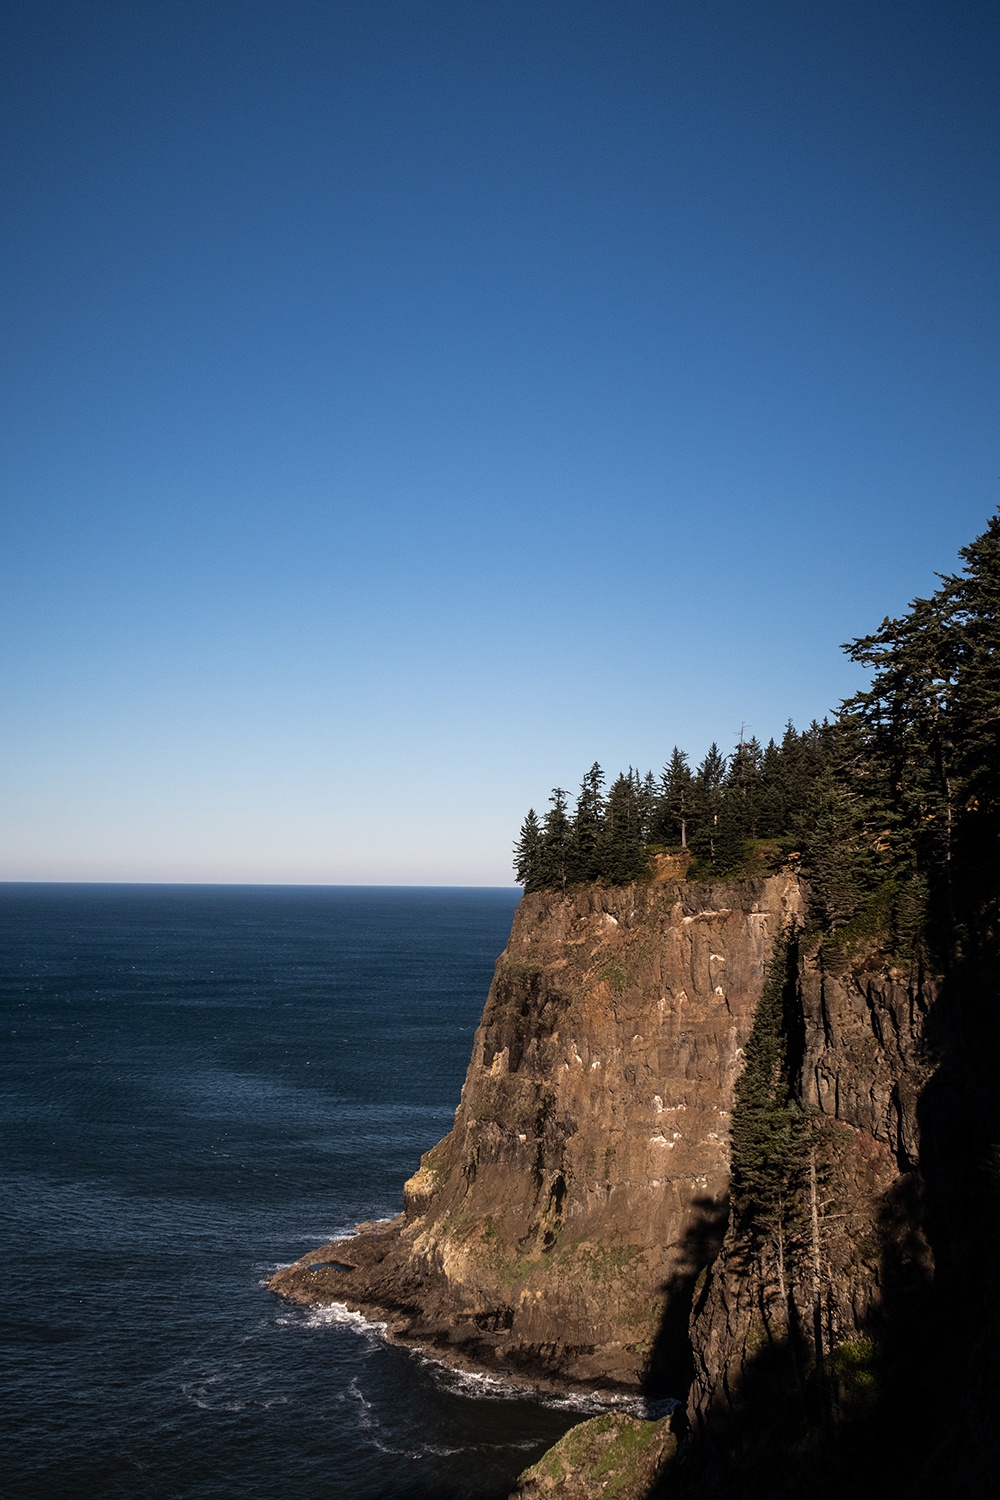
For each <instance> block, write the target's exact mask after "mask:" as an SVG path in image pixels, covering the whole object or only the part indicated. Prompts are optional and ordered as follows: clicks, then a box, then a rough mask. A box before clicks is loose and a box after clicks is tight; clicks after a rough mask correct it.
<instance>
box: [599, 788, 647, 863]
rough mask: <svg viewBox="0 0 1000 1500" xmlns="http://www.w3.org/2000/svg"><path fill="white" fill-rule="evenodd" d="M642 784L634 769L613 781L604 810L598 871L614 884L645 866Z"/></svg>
mask: <svg viewBox="0 0 1000 1500" xmlns="http://www.w3.org/2000/svg"><path fill="white" fill-rule="evenodd" d="M641 792H642V784H641V782H640V781H639V779H638V775H637V773H636V772H634V771H632V770H631V769H630V770H629V774H628V775H627V776H624V775H623V776H619V777H617V779H616V780H615V781H614V783H613V784H612V787H611V790H610V792H609V793H608V799H607V803H606V805H605V809H604V821H603V828H602V835H601V844H600V868H601V874H602V875H603V876H604V877H605V878H606V879H607V880H610V881H612V882H613V883H614V884H616V885H624V884H625V883H626V882H627V881H630V880H636V879H638V878H639V876H640V875H643V874H645V871H646V869H647V866H648V859H647V856H646V850H645V842H644V840H643V837H642V806H641Z"/></svg>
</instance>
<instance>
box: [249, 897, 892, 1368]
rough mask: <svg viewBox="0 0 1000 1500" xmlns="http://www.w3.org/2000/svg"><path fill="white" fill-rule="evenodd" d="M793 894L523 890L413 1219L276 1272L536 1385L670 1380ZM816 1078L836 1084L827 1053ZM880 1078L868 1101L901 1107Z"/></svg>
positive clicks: (410, 1214)
mask: <svg viewBox="0 0 1000 1500" xmlns="http://www.w3.org/2000/svg"><path fill="white" fill-rule="evenodd" d="M801 909H802V892H801V889H800V885H799V882H798V881H797V879H796V877H795V876H794V875H792V874H788V873H784V874H777V875H772V876H768V877H760V878H755V879H747V880H742V881H732V882H728V883H725V884H695V883H684V882H679V881H677V880H672V879H669V878H667V879H663V878H661V879H658V880H654V881H652V882H650V883H643V884H639V885H632V886H620V887H603V886H592V887H588V888H586V889H583V890H578V891H573V892H570V893H568V894H562V893H559V892H542V893H538V894H534V895H528V896H525V898H524V899H523V900H522V902H521V904H520V906H519V907H518V910H517V913H516V915H515V919H514V925H513V930H512V932H511V937H510V942H509V943H508V945H507V948H506V950H505V952H504V953H503V955H502V956H501V958H500V959H499V961H498V963H497V966H496V973H495V976H494V979H493V983H492V986H491V988H490V992H489V996H488V999H487V1002H486V1008H485V1011H484V1013H483V1018H482V1022H481V1024H480V1026H479V1029H478V1031H477V1033H476V1038H475V1042H474V1044H473V1051H472V1058H471V1061H470V1064H469V1070H468V1075H467V1078H466V1081H465V1086H464V1088H463V1090H462V1098H461V1102H460V1104H459V1106H458V1110H457V1112H456V1116H455V1125H454V1128H453V1129H452V1131H451V1132H450V1134H449V1135H447V1136H446V1137H445V1138H444V1140H442V1141H440V1142H439V1143H438V1144H437V1145H436V1146H435V1147H434V1148H433V1149H432V1150H431V1151H429V1152H428V1153H427V1155H426V1156H425V1157H424V1158H423V1160H422V1162H421V1164H420V1168H419V1170H418V1171H417V1172H416V1174H415V1175H414V1176H413V1177H412V1178H411V1179H410V1181H409V1182H408V1183H407V1184H406V1187H405V1190H404V1202H405V1211H404V1213H403V1214H402V1215H400V1216H399V1217H398V1218H397V1219H396V1220H394V1221H393V1222H392V1223H391V1224H388V1225H369V1226H359V1232H358V1233H357V1234H356V1235H355V1236H354V1237H352V1238H351V1239H349V1240H343V1241H338V1242H335V1243H333V1244H330V1245H326V1246H323V1247H321V1248H320V1249H317V1250H315V1251H313V1252H312V1253H310V1254H309V1255H307V1256H305V1257H304V1258H303V1260H301V1261H300V1262H298V1263H297V1264H296V1265H294V1266H291V1267H288V1268H286V1269H284V1270H282V1271H279V1272H278V1273H277V1274H276V1275H275V1276H274V1277H273V1278H272V1280H271V1283H270V1285H271V1286H272V1287H273V1289H274V1290H275V1291H277V1292H279V1293H281V1294H282V1295H283V1296H285V1297H289V1298H291V1299H294V1300H296V1301H299V1302H325V1301H326V1302H332V1301H336V1302H342V1303H346V1304H347V1305H348V1306H349V1307H353V1308H356V1309H359V1310H362V1311H365V1312H367V1313H369V1314H377V1315H378V1316H380V1317H382V1318H386V1319H388V1321H389V1326H390V1330H391V1332H392V1333H393V1335H394V1336H396V1337H398V1338H401V1339H404V1340H406V1341H410V1342H416V1343H419V1344H421V1345H423V1346H425V1347H430V1348H433V1349H434V1350H436V1351H437V1352H438V1353H440V1354H442V1355H443V1356H445V1357H450V1358H454V1359H457V1360H460V1361H461V1360H469V1361H473V1362H475V1363H477V1364H479V1365H480V1366H486V1367H487V1368H490V1367H492V1368H501V1369H504V1370H506V1371H511V1372H515V1373H517V1372H521V1373H523V1374H524V1375H526V1376H530V1377H532V1378H540V1377H541V1378H548V1379H553V1380H558V1381H568V1382H574V1383H595V1384H599V1385H601V1386H618V1387H621V1388H626V1389H636V1388H638V1387H640V1386H641V1385H642V1383H643V1381H644V1380H648V1379H649V1377H650V1372H651V1365H653V1364H655V1363H656V1361H657V1360H658V1361H659V1367H658V1369H654V1370H653V1374H654V1375H657V1376H658V1378H659V1380H660V1383H661V1386H663V1387H665V1388H666V1389H668V1390H671V1389H672V1390H673V1391H674V1392H675V1393H677V1394H681V1392H682V1389H683V1386H684V1385H686V1382H687V1378H688V1374H689V1370H688V1365H687V1362H688V1360H689V1358H690V1354H689V1349H688V1343H687V1333H686V1328H687V1320H688V1312H689V1308H690V1302H691V1295H692V1291H693V1288H694V1284H695V1281H696V1278H697V1277H698V1275H699V1273H700V1272H702V1270H703V1267H704V1266H705V1264H706V1263H707V1262H708V1260H710V1259H711V1257H712V1255H713V1254H714V1253H715V1251H716V1250H717V1248H718V1241H719V1238H720V1235H721V1230H722V1227H723V1225H724V1220H725V1202H726V1191H727V1184H728V1176H729V1139H728V1122H729V1109H730V1105H731V1102H732V1093H733V1085H734V1081H735V1078H736V1076H737V1074H738V1072H739V1069H740V1060H741V1048H742V1046H743V1044H744V1042H745V1040H746V1038H747V1035H748V1033H749V1029H750V1026H751V1025H752V1021H753V1014H754V1009H755V1006H756V1003H757V1000H758V998H759V995H760V990H761V985H762V981H763V973H764V968H765V965H766V963H767V961H768V959H769V958H770V956H771V952H772V949H773V945H774V940H775V937H776V936H777V934H778V933H779V932H780V931H781V930H782V929H783V928H784V927H785V926H786V925H787V924H788V923H789V921H790V920H791V919H792V918H794V917H797V916H798V915H799V914H800V912H801ZM821 1003H822V1002H821ZM824 1055H825V1054H824ZM814 1071H815V1076H816V1080H817V1083H816V1087H817V1090H824V1091H826V1092H825V1093H824V1098H825V1097H826V1096H827V1094H828V1093H829V1089H830V1087H831V1086H834V1087H836V1085H831V1081H830V1074H829V1069H828V1068H827V1067H826V1064H825V1063H824V1061H823V1057H822V1056H820V1055H819V1054H817V1057H816V1060H815V1068H814ZM887 1087H888V1093H887V1094H886V1097H885V1098H884V1099H883V1098H882V1096H881V1095H878V1098H877V1099H874V1100H873V1102H872V1108H873V1109H875V1110H882V1111H883V1113H884V1114H885V1116H886V1119H887V1120H889V1121H890V1122H891V1120H892V1119H893V1118H896V1119H897V1122H898V1119H899V1111H898V1109H897V1107H896V1105H895V1104H894V1102H893V1098H894V1096H893V1095H892V1090H891V1086H888V1085H887ZM842 1094H843V1097H844V1099H846V1098H847V1091H846V1083H845V1085H844V1088H843V1090H842ZM894 1110H895V1111H896V1113H895V1115H894V1113H893V1112H894ZM887 1128H889V1127H887ZM896 1128H897V1133H898V1130H899V1129H901V1128H902V1127H901V1126H899V1125H898V1123H897V1127H896ZM888 1149H889V1148H888V1146H887V1150H888ZM717 1322H718V1320H717V1319H715V1320H714V1321H713V1325H712V1326H713V1327H715V1326H716V1324H717ZM722 1336H723V1335H719V1337H722ZM725 1336H726V1337H728V1336H729V1335H728V1334H727V1335H725Z"/></svg>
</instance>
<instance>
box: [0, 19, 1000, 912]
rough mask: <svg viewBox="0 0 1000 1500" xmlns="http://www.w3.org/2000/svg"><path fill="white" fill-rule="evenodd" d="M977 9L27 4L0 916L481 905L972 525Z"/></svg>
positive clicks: (10, 156) (992, 422)
mask: <svg viewBox="0 0 1000 1500" xmlns="http://www.w3.org/2000/svg"><path fill="white" fill-rule="evenodd" d="M998 44H1000V11H998V9H997V8H996V7H995V6H993V5H987V4H985V3H981V0H972V3H970V4H968V5H964V6H961V7H951V8H949V7H945V6H942V5H940V4H930V3H914V4H910V5H907V6H903V5H901V4H899V3H891V4H890V3H886V0H866V3H861V0H857V3H840V0H834V3H832V4H830V5H828V6H823V7H818V6H811V7H810V6H803V5H798V4H796V5H793V4H790V3H769V0H763V3H761V4H760V5H757V6H747V5H745V4H740V3H737V0H719V3H715V4H711V5H705V4H703V3H694V0H678V3H672V4H670V5H664V4H654V3H652V0H646V3H637V0H615V3H613V4H612V3H611V0H604V3H589V0H574V3H568V0H567V3H548V0H532V3H530V4H529V3H527V0H504V3H500V0H481V3H476V4H475V5H469V4H468V3H467V0H451V3H444V0H426V3H417V4H414V3H412V0H410V3H403V0H347V3H337V0H324V3H320V0H283V3H281V4H278V3H277V0H240V3H238V4H237V3H236V0H212V3H211V4H208V5H206V4H204V3H201V0H199V3H195V0H156V3H153V0H129V3H125V0H91V3H88V4H87V5H85V6H80V5H73V4H70V3H68V0H58V3H55V0H30V3H28V0H12V3H10V4H8V5H7V6H6V8H5V48H4V53H3V58H2V62H0V67H2V70H3V86H2V89H0V115H2V118H3V128H4V132H5V138H6V150H5V153H4V158H3V165H2V167H0V172H2V191H3V200H4V204H5V227H4V233H3V238H2V252H0V253H2V256H3V262H4V273H5V274H4V277H3V286H4V292H3V299H4V341H3V343H4V354H3V360H2V371H3V397H4V399H3V407H4V412H5V422H4V438H3V443H2V445H0V479H2V489H0V493H2V495H3V501H2V504H3V508H4V515H3V545H2V547H0V613H2V643H3V646H2V650H3V661H2V668H0V674H2V675H0V709H2V713H3V718H4V724H5V734H4V737H3V748H2V751H0V761H2V764H0V772H2V775H0V784H2V788H3V790H2V792H0V879H3V880H56V881H59V880H68V881H74V880H86V881H91V880H96V881H151V882H159V881H164V882H170V881H181V882H187V881H191V882H224V883H228V882H232V883H239V882H252V883H257V882H259V883H278V884H280V883H302V884H349V885H354V884H386V885H393V884H425V885H465V884H469V885H502V884H507V883H509V882H510V881H511V880H512V873H511V865H510V849H511V844H512V842H513V840H514V838H515V837H516V835H517V831H518V827H519V824H520V822H521V819H522V817H523V815H524V813H525V811H526V809H527V807H528V806H529V805H531V804H533V805H534V806H535V807H536V808H538V809H539V811H541V810H543V809H544V806H545V800H546V797H547V795H548V792H549V789H550V788H551V787H552V786H554V785H556V784H561V785H563V786H565V787H567V788H569V789H570V790H571V791H573V790H574V789H575V788H576V786H577V785H578V783H579V779H580V777H581V775H582V774H583V772H584V771H585V770H586V769H587V767H588V766H589V765H590V763H591V762H592V761H593V760H594V759H598V760H600V761H601V762H602V764H603V765H604V766H605V768H606V769H607V770H608V771H609V772H611V773H614V772H617V771H618V770H619V769H622V768H625V767H627V766H628V765H629V764H632V765H636V766H638V767H639V768H640V769H642V770H646V769H647V768H652V769H653V770H654V771H659V769H660V768H661V767H662V765H663V763H664V761H665V760H666V758H667V757H668V756H669V753H670V749H671V747H672V745H673V744H674V743H677V744H680V745H681V746H682V747H684V748H686V749H687V750H688V751H689V752H690V753H691V754H692V756H693V757H694V758H700V757H701V756H702V755H703V754H704V752H705V750H706V749H707V747H708V745H709V743H710V742H711V741H712V740H713V739H716V740H718V741H719V743H720V746H721V748H722V749H723V750H725V751H728V750H729V749H731V748H732V746H733V744H734V743H735V742H736V741H737V739H738V737H739V734H740V731H741V727H742V726H745V728H746V732H747V733H748V734H753V735H756V736H757V738H758V739H760V740H762V741H766V740H767V739H768V738H769V737H770V736H772V735H774V736H780V734H781V731H782V727H783V725H784V722H785V720H786V719H788V718H789V717H790V718H792V719H793V720H794V721H795V722H796V723H797V724H799V725H804V724H806V723H808V721H809V720H810V719H812V718H814V717H822V716H823V715H824V714H825V713H826V712H828V711H829V710H831V709H833V708H834V707H836V704H837V702H838V701H839V700H840V699H841V698H842V697H844V696H845V695H847V694H849V693H850V692H852V691H853V690H854V689H855V688H856V687H857V686H859V685H860V683H861V682H862V681H863V678H862V676H861V674H860V673H859V671H858V669H856V668H854V667H852V666H851V664H850V663H849V662H848V661H847V660H846V658H845V657H844V656H843V654H842V653H841V652H840V650H839V645H840V643H841V642H843V641H845V640H847V639H849V638H850V637H852V636H855V635H859V634H862V633H865V632H868V631H870V630H872V629H873V628H875V627H876V626H877V625H878V623H879V621H880V620H881V619H882V617H883V616H884V615H885V614H887V613H889V614H894V613H898V612H900V611H901V610H902V609H903V608H904V607H905V605H906V603H907V602H908V600H909V599H911V598H912V597H913V596H914V595H916V594H921V593H928V592H930V591H931V590H932V589H933V587H934V586H935V576H934V575H935V571H936V570H939V571H948V570H950V569H953V568H954V567H955V566H956V561H957V556H956V555H957V551H958V548H959V547H960V546H961V545H963V544H964V543H965V542H967V541H969V540H971V539H972V538H973V537H974V536H975V535H976V534H978V533H979V532H981V531H982V529H983V527H984V525H985V523H986V520H987V518H988V516H989V515H990V514H991V513H992V511H993V510H994V509H995V507H996V505H997V503H998V501H1000V486H998V483H997V475H998V473H1000V468H998V453H997V421H996V417H997V394H998V379H997V376H998V350H1000V338H998V336H997V335H998V329H997V326H996V325H997V321H998V299H997V295H996V293H997V270H998V266H997V245H998V243H1000V235H998V228H1000V226H998V217H1000V216H998V190H997V172H996V163H997V145H998V133H1000V112H998V111H997V108H996V79H997V66H998V61H1000V45H998Z"/></svg>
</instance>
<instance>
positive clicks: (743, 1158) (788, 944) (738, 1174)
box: [730, 933, 810, 1299]
mask: <svg viewBox="0 0 1000 1500" xmlns="http://www.w3.org/2000/svg"><path fill="white" fill-rule="evenodd" d="M793 937H794V935H793V934H791V933H785V934H783V935H782V936H781V937H780V938H779V939H778V941H777V942H776V943H775V946H774V952H773V954H772V958H771V963H770V965H769V966H768V970H767V974H766V977H765V983H764V989H763V992H762V994H761V997H760V1000H759V1002H758V1005H757V1009H756V1012H755V1013H754V1022H753V1028H752V1030H751V1032H750V1036H749V1037H748V1039H747V1043H746V1046H745V1047H744V1049H743V1058H744V1061H743V1071H742V1072H741V1074H740V1076H739V1078H738V1079H737V1080H736V1087H735V1091H734V1098H733V1111H732V1117H731V1126H730V1129H731V1139H732V1172H733V1185H732V1191H733V1201H734V1206H735V1208H736V1213H737V1222H738V1223H739V1226H740V1231H741V1233H742V1234H743V1235H744V1236H745V1238H746V1239H747V1241H748V1243H750V1244H751V1245H752V1246H754V1247H755V1249H756V1250H757V1252H758V1254H760V1255H761V1258H762V1260H763V1259H764V1258H765V1256H766V1255H767V1254H770V1255H772V1256H773V1259H774V1265H775V1270H776V1274H777V1277H778V1280H779V1285H780V1290H781V1294H782V1298H783V1299H784V1297H785V1295H786V1294H787V1284H786V1273H787V1269H788V1266H789V1263H790V1260H791V1258H792V1256H793V1255H794V1254H795V1253H796V1252H797V1251H798V1250H799V1249H800V1248H801V1242H802V1237H803V1223H804V1212H805V1203H806V1200H805V1197H804V1192H803V1190H804V1187H805V1185H806V1182H807V1178H808V1171H809V1164H810V1142H809V1139H808V1131H807V1127H806V1121H805V1117H804V1115H803V1113H802V1111H801V1109H800V1107H799V1105H798V1103H797V1100H796V1097H795V1091H794V1084H795V1080H794V1078H793V1076H792V1059H791V1039H790V1036H789V1030H788V1025H787V1019H786V1017H787V1012H788V993H789V988H790V986H791V985H792V984H793V983H794V973H795V958H794V954H795V950H794V942H793Z"/></svg>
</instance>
